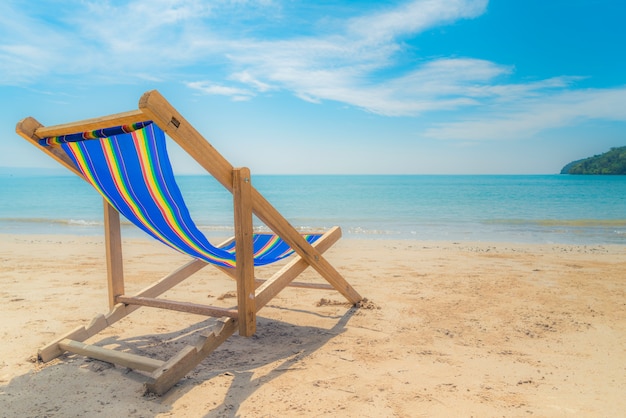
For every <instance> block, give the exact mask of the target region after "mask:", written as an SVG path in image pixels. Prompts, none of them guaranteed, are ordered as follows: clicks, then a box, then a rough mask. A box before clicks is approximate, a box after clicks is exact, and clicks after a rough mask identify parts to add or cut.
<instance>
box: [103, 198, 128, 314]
mask: <svg viewBox="0 0 626 418" xmlns="http://www.w3.org/2000/svg"><path fill="white" fill-rule="evenodd" d="M102 200H103V202H104V242H105V247H106V263H107V289H108V293H109V309H113V307H114V306H115V304H116V303H117V302H116V301H115V298H116V297H117V296H119V295H123V294H124V267H123V257H122V231H121V227H120V214H119V212H118V211H117V210H116V209H115V208H113V206H111V205H110V204H109V202H107V200H106V199H102Z"/></svg>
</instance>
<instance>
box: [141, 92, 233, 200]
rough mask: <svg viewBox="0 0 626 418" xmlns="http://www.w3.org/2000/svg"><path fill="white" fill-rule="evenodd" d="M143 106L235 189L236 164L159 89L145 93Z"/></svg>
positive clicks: (143, 109) (162, 126)
mask: <svg viewBox="0 0 626 418" xmlns="http://www.w3.org/2000/svg"><path fill="white" fill-rule="evenodd" d="M139 109H141V111H142V112H143V113H144V114H145V115H146V116H147V117H148V119H150V120H152V121H154V122H155V123H156V124H157V125H158V126H159V127H160V128H161V129H162V130H163V131H164V132H165V133H167V134H168V135H169V137H170V138H172V139H173V140H174V141H176V143H178V145H180V147H181V148H182V149H184V150H185V151H186V152H187V153H188V154H189V155H190V156H191V157H192V158H193V159H195V160H196V161H197V162H198V163H199V164H200V165H201V166H202V167H203V168H204V169H205V170H207V172H209V173H211V174H212V175H213V177H215V179H216V180H217V181H219V182H220V183H221V184H222V185H223V186H224V187H226V189H227V190H229V191H231V192H232V189H233V179H232V172H233V166H232V165H231V164H230V163H229V162H228V161H227V160H226V159H225V158H224V157H223V156H222V155H221V154H220V153H219V152H218V151H217V150H216V149H215V148H213V146H212V145H211V144H210V143H209V142H208V141H207V140H206V139H205V138H204V137H203V136H202V135H201V134H200V133H199V132H198V131H197V130H196V129H195V128H194V127H193V126H192V125H191V124H190V123H189V122H187V120H186V119H185V118H184V117H183V116H182V115H181V114H180V113H178V111H177V110H176V109H174V107H173V106H172V105H170V104H169V103H168V101H167V100H165V98H164V97H163V96H162V95H161V93H159V92H158V91H156V90H152V91H149V92H146V93H144V95H143V96H141V99H140V100H139Z"/></svg>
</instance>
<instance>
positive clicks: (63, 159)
mask: <svg viewBox="0 0 626 418" xmlns="http://www.w3.org/2000/svg"><path fill="white" fill-rule="evenodd" d="M42 128H43V125H42V124H41V123H39V122H38V121H37V120H36V119H35V118H31V117H28V118H25V119H22V120H21V121H19V122H18V124H17V126H16V127H15V132H17V133H18V134H19V135H20V136H21V137H22V138H24V139H26V140H27V141H28V142H30V143H31V144H33V145H34V146H35V147H37V149H39V150H40V151H42V152H44V153H46V154H47V155H48V156H49V157H51V158H52V159H53V160H55V161H57V162H58V163H59V164H61V165H62V166H63V167H65V168H67V169H68V170H70V171H71V172H72V173H74V174H76V175H77V176H78V177H80V178H81V179H84V177H83V175H82V173H81V172H80V171H79V170H78V168H76V165H75V164H74V162H73V161H72V160H71V159H70V157H68V155H67V154H66V153H65V151H63V149H61V148H59V147H42V146H41V145H39V140H40V139H41V137H39V136H37V135H36V134H35V132H36V131H39V130H40V129H42Z"/></svg>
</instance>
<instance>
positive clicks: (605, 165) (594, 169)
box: [561, 147, 626, 175]
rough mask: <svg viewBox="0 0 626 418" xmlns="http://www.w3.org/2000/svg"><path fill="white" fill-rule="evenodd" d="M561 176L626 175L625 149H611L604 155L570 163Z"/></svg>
mask: <svg viewBox="0 0 626 418" xmlns="http://www.w3.org/2000/svg"><path fill="white" fill-rule="evenodd" d="M561 174H623V175H626V147H617V148H611V150H610V151H607V152H605V153H604V154H600V155H594V156H593V157H589V158H585V159H582V160H578V161H572V162H571V163H569V164H567V165H566V166H565V167H563V169H562V170H561Z"/></svg>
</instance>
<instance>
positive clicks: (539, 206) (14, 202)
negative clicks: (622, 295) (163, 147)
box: [0, 174, 626, 244]
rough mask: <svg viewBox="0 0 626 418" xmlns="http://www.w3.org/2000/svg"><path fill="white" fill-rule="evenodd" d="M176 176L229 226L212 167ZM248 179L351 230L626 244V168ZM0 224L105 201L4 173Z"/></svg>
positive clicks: (201, 210)
mask: <svg viewBox="0 0 626 418" xmlns="http://www.w3.org/2000/svg"><path fill="white" fill-rule="evenodd" d="M178 181H179V185H180V187H181V190H182V191H183V194H184V195H185V198H186V200H187V203H188V205H189V207H190V210H191V213H192V215H193V217H194V219H195V221H196V223H197V224H198V225H199V226H200V228H201V229H202V230H203V231H204V232H205V233H206V234H207V235H208V236H209V237H218V236H219V237H224V236H226V235H229V234H230V233H231V232H232V200H231V198H230V195H229V194H228V193H227V192H226V191H225V190H223V189H222V188H221V186H219V185H218V184H217V183H216V182H215V181H214V180H213V179H212V178H211V177H208V176H181V177H179V179H178ZM253 184H254V185H255V186H256V188H257V189H259V190H260V191H261V193H263V194H264V195H265V197H266V198H267V199H268V200H269V201H270V202H271V203H273V204H274V206H276V207H277V208H278V210H280V211H281V212H282V213H283V214H284V215H285V217H286V218H287V219H288V220H289V221H290V222H291V223H292V224H293V225H294V226H296V227H301V228H309V227H313V228H320V227H321V228H327V227H330V226H333V225H340V226H341V227H342V228H343V230H344V235H345V236H347V237H351V238H367V239H373V238H378V239H380V238H382V239H386V238H391V239H407V238H408V239H419V240H454V241H509V242H522V243H526V242H529V243H566V244H626V176H567V175H530V176H519V175H505V176H495V175H479V176H462V175H450V176H441V175H436V176H429V175H418V176H384V175H380V176H379V175H372V176H256V177H254V178H253ZM257 223H258V222H257ZM124 231H125V232H124V233H125V234H130V235H133V234H135V235H140V234H142V233H141V232H138V231H135V230H134V228H132V227H130V226H128V227H125V228H124ZM0 233H44V234H83V235H85V234H101V233H102V201H101V199H100V197H99V195H97V194H96V192H95V191H93V190H92V189H91V188H90V187H89V186H88V185H87V184H86V183H84V182H83V181H82V180H80V179H78V178H76V177H73V176H52V177H37V176H24V175H6V174H4V175H0Z"/></svg>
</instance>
